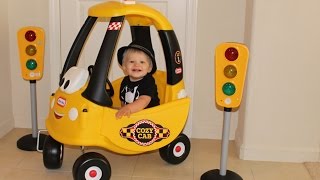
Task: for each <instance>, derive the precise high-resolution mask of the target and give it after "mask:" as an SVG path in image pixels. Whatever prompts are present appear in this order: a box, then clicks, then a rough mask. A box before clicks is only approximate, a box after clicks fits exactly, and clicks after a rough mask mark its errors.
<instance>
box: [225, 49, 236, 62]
mask: <svg viewBox="0 0 320 180" xmlns="http://www.w3.org/2000/svg"><path fill="white" fill-rule="evenodd" d="M224 56H225V57H226V58H227V59H228V60H229V61H234V60H236V59H238V56H239V53H238V50H237V49H236V48H233V47H230V48H228V49H227V50H226V52H225V53H224Z"/></svg>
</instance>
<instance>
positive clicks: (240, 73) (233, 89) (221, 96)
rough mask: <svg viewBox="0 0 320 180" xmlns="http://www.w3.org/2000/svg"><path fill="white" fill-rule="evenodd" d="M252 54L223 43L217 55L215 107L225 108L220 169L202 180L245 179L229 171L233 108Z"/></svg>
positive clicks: (211, 172)
mask: <svg viewBox="0 0 320 180" xmlns="http://www.w3.org/2000/svg"><path fill="white" fill-rule="evenodd" d="M248 56H249V51H248V49H247V47H246V46H245V45H243V44H239V43H222V44H220V45H219V46H217V48H216V53H215V81H216V83H215V89H216V93H215V96H216V104H217V105H218V106H221V107H224V117H223V132H222V142H221V157H220V170H219V169H214V170H209V171H207V172H205V173H204V174H202V176H201V180H242V178H241V176H239V175H238V174H237V173H235V172H233V171H230V170H227V161H228V151H229V150H228V149H229V134H230V121H231V111H232V108H236V107H239V105H240V103H241V99H242V91H243V87H244V81H245V77H246V72H247V64H248Z"/></svg>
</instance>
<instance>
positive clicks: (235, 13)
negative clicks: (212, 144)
mask: <svg viewBox="0 0 320 180" xmlns="http://www.w3.org/2000/svg"><path fill="white" fill-rule="evenodd" d="M244 22H245V0H224V1H220V0H200V1H198V21H197V23H198V24H197V27H198V29H197V50H196V60H195V66H196V67H195V68H196V69H195V84H194V86H195V89H194V94H195V96H194V98H193V99H192V102H193V103H194V105H193V106H194V112H193V118H192V119H193V128H192V136H193V137H195V138H209V139H220V138H221V135H222V124H223V109H222V110H221V109H217V107H216V106H215V96H214V93H215V90H214V88H215V87H214V83H215V81H214V51H215V47H216V46H217V45H218V44H220V43H222V42H243V40H244ZM231 117H232V121H231V122H232V124H231V134H230V138H231V139H234V134H235V133H234V132H235V129H236V127H237V117H238V112H233V113H232V115H231Z"/></svg>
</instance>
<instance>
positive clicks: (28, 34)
mask: <svg viewBox="0 0 320 180" xmlns="http://www.w3.org/2000/svg"><path fill="white" fill-rule="evenodd" d="M24 37H25V38H26V40H27V41H29V42H32V41H34V40H35V39H36V38H37V36H36V33H35V32H34V31H32V30H29V31H27V32H26V34H25V35H24Z"/></svg>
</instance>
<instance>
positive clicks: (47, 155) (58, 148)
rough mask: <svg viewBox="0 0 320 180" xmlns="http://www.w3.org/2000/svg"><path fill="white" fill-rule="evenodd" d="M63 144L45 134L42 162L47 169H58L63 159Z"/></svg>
mask: <svg viewBox="0 0 320 180" xmlns="http://www.w3.org/2000/svg"><path fill="white" fill-rule="evenodd" d="M63 150H64V149H63V144H61V143H59V142H58V141H56V140H55V139H53V138H52V137H51V136H47V137H46V139H45V140H44V144H43V152H42V156H43V164H44V166H45V167H46V168H48V169H58V168H60V167H61V165H62V161H63Z"/></svg>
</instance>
